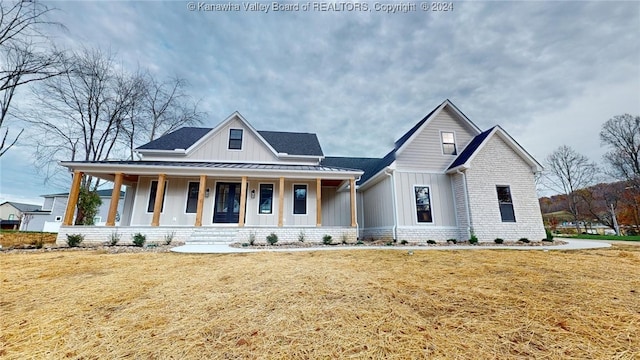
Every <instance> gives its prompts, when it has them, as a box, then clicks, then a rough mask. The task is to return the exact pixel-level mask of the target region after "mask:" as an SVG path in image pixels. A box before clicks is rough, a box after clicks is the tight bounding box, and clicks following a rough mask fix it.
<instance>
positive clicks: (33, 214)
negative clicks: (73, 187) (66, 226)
mask: <svg viewBox="0 0 640 360" xmlns="http://www.w3.org/2000/svg"><path fill="white" fill-rule="evenodd" d="M111 192H112V189H108V190H98V195H99V196H100V199H102V205H100V210H99V211H98V215H96V217H95V218H94V221H95V224H96V225H100V226H103V225H104V224H105V221H106V218H107V213H108V211H109V206H110V204H111ZM42 197H44V205H43V206H42V208H40V206H38V209H37V210H34V211H27V212H25V216H24V218H23V221H22V225H21V227H20V230H22V231H44V232H58V229H60V225H61V224H62V218H63V217H64V213H65V210H66V209H67V201H68V198H69V193H60V194H48V195H42ZM120 199H124V191H121V192H120ZM123 205H124V204H123V203H122V202H120V203H119V207H118V210H117V214H118V215H117V217H118V220H117V221H118V222H119V217H120V215H119V214H122V208H123Z"/></svg>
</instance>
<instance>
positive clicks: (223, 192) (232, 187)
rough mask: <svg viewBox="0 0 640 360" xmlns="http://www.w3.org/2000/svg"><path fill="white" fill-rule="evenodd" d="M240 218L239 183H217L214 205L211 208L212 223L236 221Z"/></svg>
mask: <svg viewBox="0 0 640 360" xmlns="http://www.w3.org/2000/svg"><path fill="white" fill-rule="evenodd" d="M239 219H240V184H239V183H218V184H217V185H216V205H215V208H214V209H213V222H214V223H237V222H238V220H239Z"/></svg>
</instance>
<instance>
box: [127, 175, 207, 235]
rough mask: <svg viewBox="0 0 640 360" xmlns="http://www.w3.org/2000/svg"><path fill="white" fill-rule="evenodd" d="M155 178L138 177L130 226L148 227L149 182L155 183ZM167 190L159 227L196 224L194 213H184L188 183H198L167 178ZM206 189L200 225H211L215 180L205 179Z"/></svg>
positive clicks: (185, 179) (193, 179) (193, 180)
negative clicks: (207, 195)
mask: <svg viewBox="0 0 640 360" xmlns="http://www.w3.org/2000/svg"><path fill="white" fill-rule="evenodd" d="M157 180H158V178H157V177H140V179H139V180H138V185H137V188H136V194H135V201H134V206H133V212H132V214H131V225H150V224H151V220H152V218H153V212H147V206H148V204H149V190H150V187H151V181H157ZM166 181H167V189H166V193H165V198H164V208H163V210H162V213H161V214H160V226H193V225H194V224H195V222H196V214H195V213H189V214H187V213H186V209H187V189H188V185H187V184H188V183H189V182H190V181H192V182H199V181H200V179H199V178H197V177H194V178H173V177H168V178H167V180H166ZM206 187H207V188H209V189H210V190H209V194H210V195H209V197H208V198H205V199H204V209H203V213H202V224H203V225H205V224H211V222H212V219H213V204H214V202H213V200H214V198H215V179H207V183H206Z"/></svg>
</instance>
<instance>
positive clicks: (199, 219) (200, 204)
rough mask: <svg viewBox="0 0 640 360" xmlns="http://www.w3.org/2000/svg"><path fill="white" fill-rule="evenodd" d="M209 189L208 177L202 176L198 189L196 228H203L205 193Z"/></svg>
mask: <svg viewBox="0 0 640 360" xmlns="http://www.w3.org/2000/svg"><path fill="white" fill-rule="evenodd" d="M206 187H207V176H206V175H200V186H199V187H198V207H197V208H196V223H195V224H194V225H195V226H202V209H203V208H204V192H205V191H206Z"/></svg>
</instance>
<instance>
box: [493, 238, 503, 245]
mask: <svg viewBox="0 0 640 360" xmlns="http://www.w3.org/2000/svg"><path fill="white" fill-rule="evenodd" d="M493 242H495V243H496V244H502V243H504V240H502V239H500V238H496V239H495V240H493Z"/></svg>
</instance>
